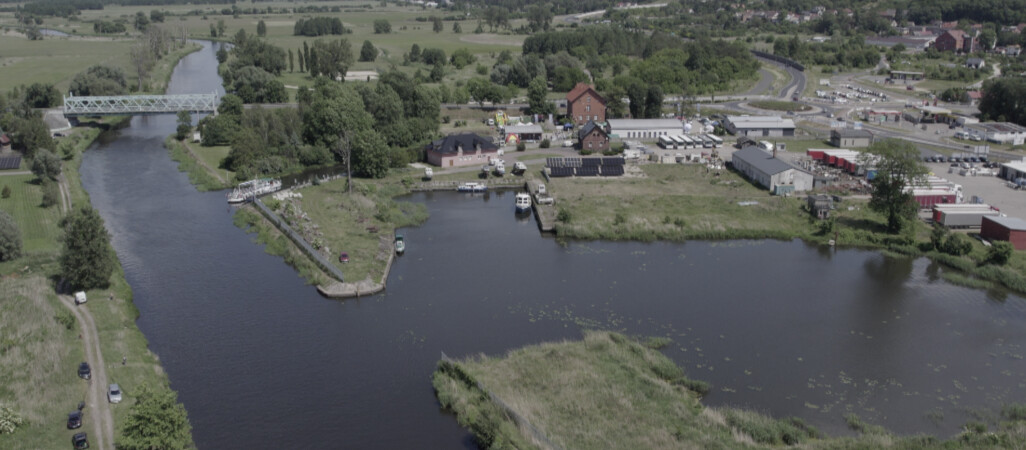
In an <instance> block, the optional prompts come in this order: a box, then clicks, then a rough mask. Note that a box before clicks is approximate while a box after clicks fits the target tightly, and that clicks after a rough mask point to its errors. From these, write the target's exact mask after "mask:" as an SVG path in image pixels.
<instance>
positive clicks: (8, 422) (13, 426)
mask: <svg viewBox="0 0 1026 450" xmlns="http://www.w3.org/2000/svg"><path fill="white" fill-rule="evenodd" d="M22 422H24V419H22V418H21V416H19V415H18V413H16V412H14V410H13V409H11V408H10V407H7V406H0V434H13V433H14V430H17V429H18V425H21V424H22Z"/></svg>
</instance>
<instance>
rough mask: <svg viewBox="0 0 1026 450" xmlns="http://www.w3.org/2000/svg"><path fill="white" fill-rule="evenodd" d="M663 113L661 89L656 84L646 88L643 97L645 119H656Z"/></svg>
mask: <svg viewBox="0 0 1026 450" xmlns="http://www.w3.org/2000/svg"><path fill="white" fill-rule="evenodd" d="M662 113H663V89H662V88H660V87H659V85H657V84H653V85H651V86H649V87H648V93H647V94H646V95H645V117H647V118H650V119H652V118H658V117H659V116H660V115H662Z"/></svg>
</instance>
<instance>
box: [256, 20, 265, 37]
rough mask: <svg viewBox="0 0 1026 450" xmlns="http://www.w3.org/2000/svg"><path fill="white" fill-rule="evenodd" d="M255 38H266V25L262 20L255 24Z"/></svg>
mask: <svg viewBox="0 0 1026 450" xmlns="http://www.w3.org/2000/svg"><path fill="white" fill-rule="evenodd" d="M257 36H259V37H267V24H266V23H264V21H263V20H261V21H259V22H257Z"/></svg>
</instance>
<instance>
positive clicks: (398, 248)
mask: <svg viewBox="0 0 1026 450" xmlns="http://www.w3.org/2000/svg"><path fill="white" fill-rule="evenodd" d="M405 252H406V241H405V240H404V239H403V235H401V234H396V235H395V253H396V254H397V255H401V254H403V253H405Z"/></svg>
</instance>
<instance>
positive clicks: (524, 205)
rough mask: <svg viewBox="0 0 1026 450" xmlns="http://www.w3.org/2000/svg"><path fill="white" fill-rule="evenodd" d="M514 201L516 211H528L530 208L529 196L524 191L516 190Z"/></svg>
mask: <svg viewBox="0 0 1026 450" xmlns="http://www.w3.org/2000/svg"><path fill="white" fill-rule="evenodd" d="M515 203H516V207H517V212H518V213H521V212H526V211H529V210H530V209H531V196H530V195H528V194H527V193H526V192H517V196H516V201H515Z"/></svg>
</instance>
